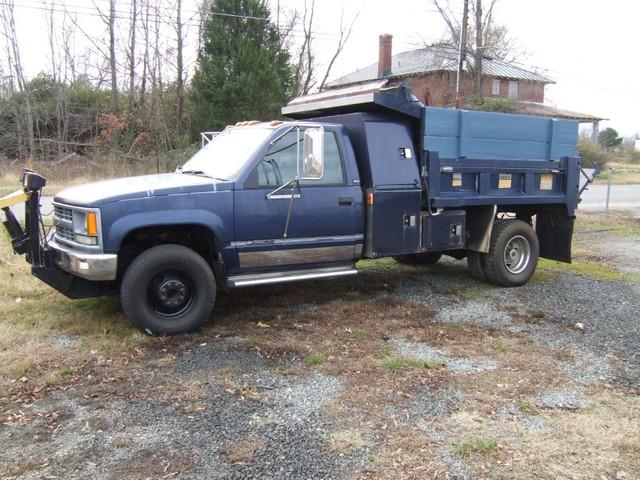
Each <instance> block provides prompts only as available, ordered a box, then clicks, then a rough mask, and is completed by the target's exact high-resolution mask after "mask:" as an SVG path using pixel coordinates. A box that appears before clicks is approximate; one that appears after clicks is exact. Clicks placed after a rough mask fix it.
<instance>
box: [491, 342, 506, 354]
mask: <svg viewBox="0 0 640 480" xmlns="http://www.w3.org/2000/svg"><path fill="white" fill-rule="evenodd" d="M508 347H509V345H508V344H507V342H505V341H504V340H502V339H500V338H495V339H493V340H492V341H491V348H493V349H494V350H495V351H496V352H500V353H502V352H506V351H507V348H508Z"/></svg>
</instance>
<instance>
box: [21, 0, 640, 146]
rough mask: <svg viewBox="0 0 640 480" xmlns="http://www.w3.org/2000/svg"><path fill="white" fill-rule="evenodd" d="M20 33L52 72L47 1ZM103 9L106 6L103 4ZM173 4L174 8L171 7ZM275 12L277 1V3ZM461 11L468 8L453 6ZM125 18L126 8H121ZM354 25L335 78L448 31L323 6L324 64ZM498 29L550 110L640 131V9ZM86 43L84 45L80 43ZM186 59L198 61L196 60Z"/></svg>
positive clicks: (620, 6)
mask: <svg viewBox="0 0 640 480" xmlns="http://www.w3.org/2000/svg"><path fill="white" fill-rule="evenodd" d="M15 1H16V6H17V9H16V14H17V18H16V20H17V28H18V33H19V36H20V42H21V47H22V50H23V57H24V61H25V64H26V66H27V71H28V73H29V74H30V75H33V74H35V73H37V72H38V71H39V70H42V69H46V68H47V65H48V62H49V60H48V56H47V50H46V48H45V46H46V44H47V41H46V34H45V31H46V28H45V22H44V19H43V14H42V12H41V11H39V10H37V8H33V7H37V6H38V5H42V0H15ZM58 1H59V2H66V3H67V5H70V7H69V8H70V9H73V8H74V5H75V6H81V7H78V8H76V11H86V10H83V8H84V9H86V8H87V7H90V6H91V3H90V2H89V1H85V0H58ZM97 1H98V3H99V4H104V2H105V0H97ZM167 3H168V4H172V3H173V2H172V1H171V0H167ZM184 3H185V7H184V8H185V10H187V11H193V10H195V6H194V5H195V3H196V0H185V2H184ZM270 3H271V5H272V8H273V10H274V11H275V9H276V5H277V3H278V0H270ZM279 3H280V8H281V10H283V11H284V10H286V9H290V8H298V9H300V10H301V9H302V6H303V5H304V1H303V0H280V2H279ZM451 4H452V5H453V6H454V7H455V6H459V10H460V11H461V10H462V0H451ZM118 5H119V6H118V8H119V9H122V10H123V11H126V10H127V9H128V1H127V0H118ZM343 6H344V8H345V10H346V13H345V15H346V17H347V18H349V17H351V16H352V15H354V14H355V13H356V12H358V11H359V12H360V13H359V17H358V20H357V22H356V24H355V27H354V30H353V35H352V38H351V41H350V42H349V44H348V45H347V47H346V49H345V51H344V53H343V55H342V57H341V58H340V59H339V60H338V62H337V63H336V65H335V67H334V69H333V71H332V74H331V76H330V78H335V77H338V76H341V75H343V74H345V73H349V72H350V71H353V70H355V69H357V68H360V67H363V66H365V65H368V64H370V63H374V62H376V61H377V56H378V35H379V34H381V33H391V34H392V35H393V36H394V39H393V42H394V43H393V49H394V53H398V52H401V51H405V50H410V49H413V48H419V47H420V46H421V45H422V44H423V43H424V42H425V41H426V42H430V41H435V40H437V39H439V38H441V36H442V34H443V33H444V25H443V23H442V21H441V20H440V18H439V16H438V14H437V13H436V12H435V10H434V7H433V6H432V4H431V1H430V0H394V1H388V0H387V1H385V0H316V18H317V44H318V50H319V55H318V57H319V58H318V59H319V62H320V63H324V62H326V61H327V59H328V56H330V54H331V52H332V49H333V45H334V44H335V43H336V42H337V33H338V22H339V14H340V11H341V10H342V8H343ZM494 17H495V21H496V22H497V23H499V24H503V25H506V26H507V27H508V28H509V30H510V32H511V33H512V35H513V36H514V37H516V38H517V39H518V41H519V42H520V44H521V45H522V46H523V47H524V48H525V49H526V50H527V51H528V52H530V55H529V56H527V57H524V58H522V59H521V60H518V61H519V62H521V63H523V64H526V65H529V66H531V68H532V69H536V70H537V71H540V72H541V73H543V74H545V75H547V76H548V77H550V78H552V79H553V80H555V81H556V82H557V83H556V84H555V85H549V86H547V90H546V102H547V103H550V104H552V105H555V106H558V107H560V108H565V109H568V110H574V111H578V112H582V113H588V114H593V115H597V116H602V117H606V118H609V119H610V122H606V123H605V124H604V125H605V126H606V125H610V126H612V127H614V128H616V129H618V130H619V131H620V132H621V133H623V134H625V135H633V134H635V133H636V132H638V131H640V116H639V115H638V112H639V111H640V81H639V79H640V60H639V59H638V55H637V52H636V50H635V48H636V46H637V45H638V43H639V42H638V40H640V38H639V37H640V33H638V32H639V31H640V24H639V22H640V2H636V1H631V0H609V1H607V2H602V1H597V0H499V2H498V4H497V6H496V10H495V14H494ZM78 19H79V21H81V22H82V24H83V25H84V27H85V28H86V29H87V30H89V31H95V32H100V31H101V28H102V27H101V25H100V20H99V19H97V18H96V17H92V16H88V15H79V16H78ZM79 41H80V40H79ZM187 58H188V59H190V60H194V59H195V55H194V54H193V53H192V52H187Z"/></svg>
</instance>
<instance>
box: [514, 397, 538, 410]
mask: <svg viewBox="0 0 640 480" xmlns="http://www.w3.org/2000/svg"><path fill="white" fill-rule="evenodd" d="M516 405H517V407H518V409H520V411H521V412H525V413H538V408H537V407H536V406H535V405H534V404H533V403H531V402H530V401H528V400H523V399H522V398H519V399H518V400H516Z"/></svg>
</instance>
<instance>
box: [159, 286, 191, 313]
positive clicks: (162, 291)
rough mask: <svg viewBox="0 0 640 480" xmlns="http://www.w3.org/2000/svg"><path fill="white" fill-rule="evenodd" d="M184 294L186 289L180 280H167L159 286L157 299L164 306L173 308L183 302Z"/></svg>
mask: <svg viewBox="0 0 640 480" xmlns="http://www.w3.org/2000/svg"><path fill="white" fill-rule="evenodd" d="M186 292H187V287H186V286H185V284H184V283H182V282H181V281H180V280H167V281H165V282H163V283H162V284H161V285H160V288H159V289H158V297H159V298H160V301H161V302H162V304H163V305H164V306H166V307H169V308H175V307H177V306H179V305H180V304H182V303H183V302H184V300H185V298H186Z"/></svg>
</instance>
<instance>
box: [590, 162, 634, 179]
mask: <svg viewBox="0 0 640 480" xmlns="http://www.w3.org/2000/svg"><path fill="white" fill-rule="evenodd" d="M609 168H612V169H613V170H614V171H613V173H611V184H612V185H634V184H638V183H640V165H636V164H632V163H623V162H607V165H606V167H605V168H604V170H603V171H602V173H600V175H598V176H597V177H596V180H595V183H596V184H599V185H606V184H607V183H608V181H609V175H610V174H609Z"/></svg>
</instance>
